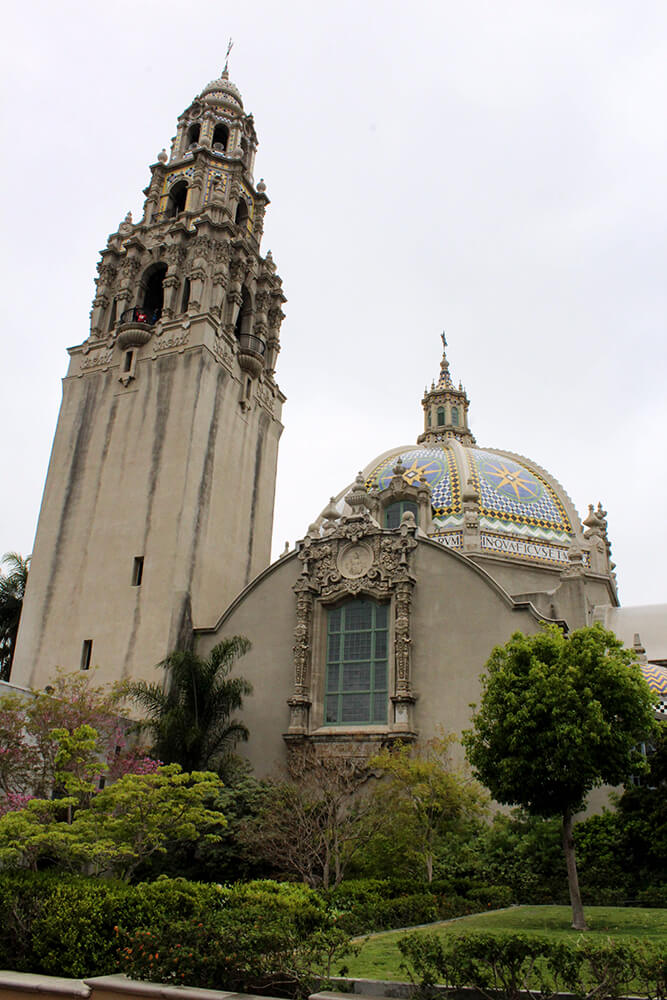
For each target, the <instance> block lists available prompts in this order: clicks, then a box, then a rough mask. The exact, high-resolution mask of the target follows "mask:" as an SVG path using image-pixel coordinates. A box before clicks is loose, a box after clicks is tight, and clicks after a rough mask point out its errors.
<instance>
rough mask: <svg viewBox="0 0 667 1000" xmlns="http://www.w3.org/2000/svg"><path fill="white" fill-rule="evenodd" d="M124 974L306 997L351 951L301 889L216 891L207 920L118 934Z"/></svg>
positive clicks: (263, 885) (269, 885)
mask: <svg viewBox="0 0 667 1000" xmlns="http://www.w3.org/2000/svg"><path fill="white" fill-rule="evenodd" d="M119 939H120V940H119V943H120V946H121V951H120V957H121V965H122V970H123V971H124V972H125V973H126V974H127V975H129V976H130V977H132V978H134V979H150V980H152V981H153V982H167V983H168V982H175V983H187V984H188V985H190V986H198V987H211V988H212V987H217V988H218V989H219V988H224V989H226V990H234V991H245V992H253V991H257V990H263V991H266V990H274V991H276V990H279V991H281V992H287V993H289V994H290V995H296V996H307V995H309V994H310V993H312V992H313V991H314V989H315V988H316V987H317V986H318V984H319V983H320V981H321V978H322V977H324V978H325V979H326V978H328V977H329V976H330V975H332V974H333V972H334V971H335V970H334V966H335V965H336V963H337V962H339V961H340V960H341V959H342V957H343V956H344V954H345V953H346V952H347V951H348V950H349V938H348V936H347V934H346V933H345V932H344V931H343V930H341V929H340V928H339V927H337V926H336V919H335V916H334V915H332V914H331V912H330V911H328V910H327V908H326V906H325V904H324V902H323V900H322V899H321V898H320V897H319V896H318V895H317V894H316V893H315V892H313V891H312V890H310V889H308V888H307V887H306V886H303V885H291V884H282V883H278V882H271V881H267V882H259V881H258V882H250V883H247V884H239V885H235V886H231V887H219V888H218V898H217V902H216V907H215V909H213V910H212V911H211V912H209V913H207V914H202V919H200V920H198V921H195V920H192V919H190V920H182V919H181V920H177V921H174V922H168V923H165V924H163V925H161V926H159V927H156V928H155V929H150V930H148V929H145V928H142V929H139V930H135V931H134V932H133V933H129V934H128V933H125V934H123V933H122V932H119Z"/></svg>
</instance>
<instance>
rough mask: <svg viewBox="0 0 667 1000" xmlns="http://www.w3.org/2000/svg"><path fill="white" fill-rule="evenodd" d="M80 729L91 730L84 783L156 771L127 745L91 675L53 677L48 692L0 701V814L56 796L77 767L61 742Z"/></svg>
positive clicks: (114, 710)
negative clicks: (29, 799) (92, 737)
mask: <svg viewBox="0 0 667 1000" xmlns="http://www.w3.org/2000/svg"><path fill="white" fill-rule="evenodd" d="M83 726H90V727H91V728H92V729H93V730H94V732H95V740H94V743H95V745H94V748H91V750H90V752H89V754H88V759H89V767H88V773H87V776H86V780H87V781H88V782H96V779H99V777H100V776H102V775H108V777H109V778H111V779H115V778H118V777H121V776H122V775H123V774H126V773H130V772H131V773H144V772H150V771H154V770H155V769H156V768H157V766H158V765H157V763H156V762H155V761H153V760H150V759H149V758H148V757H147V753H146V749H145V748H144V747H141V746H139V745H132V746H128V743H127V739H126V730H127V728H128V723H127V721H126V720H123V719H122V718H119V716H118V707H117V704H116V702H115V701H114V698H113V695H112V693H111V692H110V691H109V690H108V689H107V688H105V687H101V686H97V685H95V683H94V675H93V671H86V672H84V673H81V672H77V673H76V674H63V673H58V674H57V675H56V677H55V678H54V679H53V682H52V684H51V685H50V686H49V689H48V691H39V692H32V693H31V695H26V696H18V695H15V694H9V695H3V696H2V697H0V815H2V813H4V812H6V811H7V810H8V809H9V810H12V809H16V808H21V806H22V805H24V804H25V802H26V800H27V799H28V798H30V797H37V798H49V797H51V796H52V795H53V794H54V792H55V793H56V794H61V793H62V786H63V782H65V783H66V781H67V779H66V777H64V774H65V772H68V771H70V772H75V771H76V770H77V768H78V769H79V770H80V768H81V761H80V760H79V761H78V763H77V757H76V755H70V756H69V757H68V758H67V760H66V759H65V755H63V753H64V751H63V747H64V743H65V742H67V739H69V738H70V737H73V736H74V734H75V733H76V732H77V730H80V729H81V727H83ZM54 734H55V735H54ZM70 749H71V750H73V749H74V747H70ZM59 753H60V754H61V756H60V760H58V759H57V758H58V754H59ZM57 771H59V772H60V777H59V778H57V776H56V772H57Z"/></svg>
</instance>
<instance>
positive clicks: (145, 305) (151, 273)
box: [139, 263, 167, 323]
mask: <svg viewBox="0 0 667 1000" xmlns="http://www.w3.org/2000/svg"><path fill="white" fill-rule="evenodd" d="M166 273H167V265H166V264H162V263H160V264H151V266H150V267H149V268H148V269H147V270H146V271H145V273H144V276H143V278H142V280H141V290H140V296H139V301H140V302H141V308H142V311H143V313H144V315H145V317H146V318H145V320H144V322H145V323H157V321H158V320H159V318H160V316H161V315H162V307H163V305H164V278H165V275H166Z"/></svg>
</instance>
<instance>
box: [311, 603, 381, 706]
mask: <svg viewBox="0 0 667 1000" xmlns="http://www.w3.org/2000/svg"><path fill="white" fill-rule="evenodd" d="M388 611H389V608H388V605H387V604H378V603H377V602H376V601H373V600H371V599H370V598H355V599H353V600H350V601H346V602H345V604H341V605H339V606H338V607H337V608H330V609H329V610H328V612H327V676H326V697H325V708H324V722H325V725H329V726H336V725H346V724H347V725H355V726H358V725H364V724H366V725H372V724H380V725H382V724H384V723H386V721H387V693H388V685H387V631H388V617H389V614H388Z"/></svg>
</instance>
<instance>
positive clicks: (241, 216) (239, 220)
mask: <svg viewBox="0 0 667 1000" xmlns="http://www.w3.org/2000/svg"><path fill="white" fill-rule="evenodd" d="M234 222H235V223H236V225H237V226H244V225H247V222H248V203H247V201H246V200H245V198H239V203H238V205H237V206H236V215H235V216H234Z"/></svg>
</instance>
